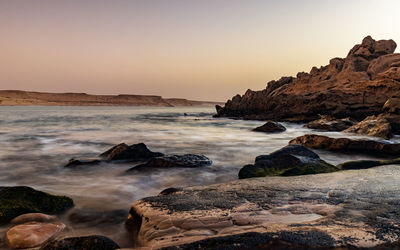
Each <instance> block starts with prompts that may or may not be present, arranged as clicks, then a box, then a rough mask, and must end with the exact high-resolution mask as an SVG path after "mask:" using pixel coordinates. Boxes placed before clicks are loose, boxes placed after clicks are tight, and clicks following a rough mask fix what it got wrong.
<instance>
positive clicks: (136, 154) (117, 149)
mask: <svg viewBox="0 0 400 250" xmlns="http://www.w3.org/2000/svg"><path fill="white" fill-rule="evenodd" d="M100 156H101V157H104V158H106V160H108V161H145V160H148V159H150V158H153V157H158V156H163V154H162V153H159V152H152V151H150V150H149V149H148V148H147V146H146V145H145V144H144V143H138V144H133V145H130V146H128V145H127V144H125V143H121V144H118V145H116V146H114V147H112V148H111V149H109V150H107V151H106V152H104V153H102V154H101V155H100Z"/></svg>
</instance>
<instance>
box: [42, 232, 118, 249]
mask: <svg viewBox="0 0 400 250" xmlns="http://www.w3.org/2000/svg"><path fill="white" fill-rule="evenodd" d="M119 248H120V247H119V246H118V244H117V243H115V242H114V241H113V240H111V239H109V238H107V237H104V236H99V235H91V236H83V237H72V238H65V239H62V240H54V241H51V242H49V243H47V244H45V245H44V246H43V247H41V248H40V250H114V249H119Z"/></svg>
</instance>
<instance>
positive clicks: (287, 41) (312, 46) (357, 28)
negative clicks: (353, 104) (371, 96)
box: [0, 0, 400, 101]
mask: <svg viewBox="0 0 400 250" xmlns="http://www.w3.org/2000/svg"><path fill="white" fill-rule="evenodd" d="M399 10H400V1H399V0H279V1H278V0H277V1H268V0H264V1H261V0H158V1H156V0H109V1H105V0H91V1H89V0H35V1H32V0H0V89H19V90H29V91H46V92H86V93H90V94H145V95H146V94H147V95H161V96H163V97H181V98H188V99H195V100H213V101H225V100H227V99H229V98H231V97H232V96H234V95H235V94H237V93H239V94H243V93H244V92H245V91H246V90H247V89H252V90H260V89H263V88H265V86H266V83H267V82H268V81H270V80H275V79H279V78H280V77H281V76H295V75H296V73H297V72H299V71H306V72H309V71H310V69H311V68H312V67H313V66H318V67H319V66H321V65H326V64H328V62H329V59H331V58H333V57H345V56H346V55H347V53H348V51H349V50H350V49H351V48H352V47H353V46H354V45H355V44H357V43H360V42H361V40H362V39H363V38H364V37H365V36H367V35H371V36H372V37H373V38H374V39H377V40H379V39H393V40H395V41H397V42H398V43H400V30H399V25H400V15H399V14H398V12H399ZM398 51H400V50H399V49H397V50H396V52H398Z"/></svg>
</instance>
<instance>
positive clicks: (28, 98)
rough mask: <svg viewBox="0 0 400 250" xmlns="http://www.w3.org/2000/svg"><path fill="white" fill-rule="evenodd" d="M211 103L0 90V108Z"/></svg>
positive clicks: (200, 104)
mask: <svg viewBox="0 0 400 250" xmlns="http://www.w3.org/2000/svg"><path fill="white" fill-rule="evenodd" d="M217 104H221V103H220V102H212V101H194V100H187V99H183V98H163V97H161V96H155V95H125V94H123V95H122V94H121V95H91V94H86V93H47V92H30V91H21V90H0V106H161V107H177V106H213V105H217Z"/></svg>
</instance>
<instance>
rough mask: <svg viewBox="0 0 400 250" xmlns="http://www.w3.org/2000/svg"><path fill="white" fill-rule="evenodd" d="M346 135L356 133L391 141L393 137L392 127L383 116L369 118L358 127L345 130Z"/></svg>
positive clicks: (357, 125) (354, 126)
mask: <svg viewBox="0 0 400 250" xmlns="http://www.w3.org/2000/svg"><path fill="white" fill-rule="evenodd" d="M343 132H346V133H356V134H360V135H369V136H376V137H382V138H385V139H390V138H391V137H392V127H391V126H390V123H389V122H388V120H386V118H385V117H384V116H383V115H378V116H375V115H372V116H368V117H367V118H365V119H364V120H362V121H361V122H359V123H357V124H356V125H353V126H351V127H350V128H348V129H346V130H344V131H343Z"/></svg>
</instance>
